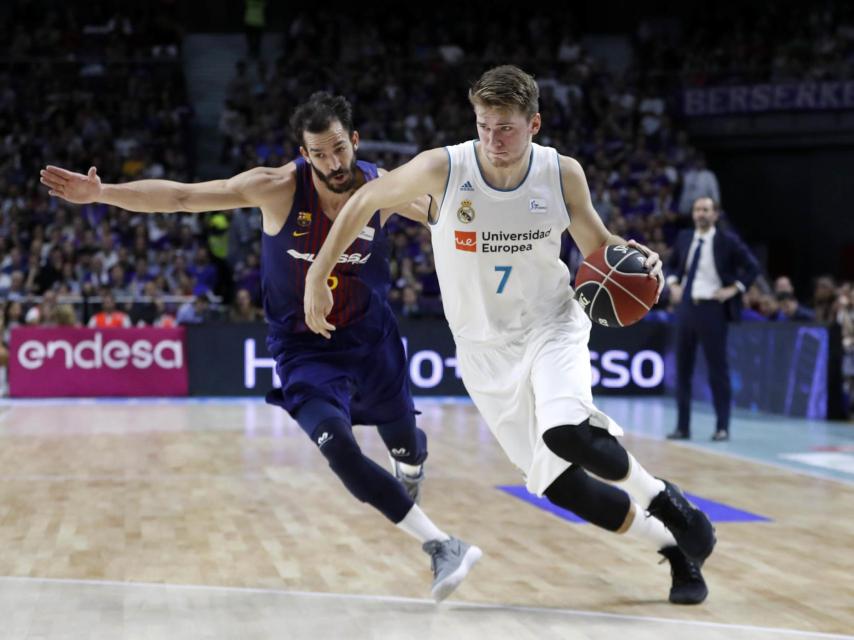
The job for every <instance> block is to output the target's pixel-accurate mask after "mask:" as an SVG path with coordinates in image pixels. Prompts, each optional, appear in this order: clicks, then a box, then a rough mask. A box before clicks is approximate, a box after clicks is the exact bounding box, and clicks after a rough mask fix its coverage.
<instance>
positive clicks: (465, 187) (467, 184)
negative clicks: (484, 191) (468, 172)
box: [460, 180, 474, 191]
mask: <svg viewBox="0 0 854 640" xmlns="http://www.w3.org/2000/svg"><path fill="white" fill-rule="evenodd" d="M460 191H474V187H473V186H471V181H470V180H466V181H465V182H463V186H461V187H460Z"/></svg>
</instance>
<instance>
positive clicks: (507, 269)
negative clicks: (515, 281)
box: [495, 266, 513, 293]
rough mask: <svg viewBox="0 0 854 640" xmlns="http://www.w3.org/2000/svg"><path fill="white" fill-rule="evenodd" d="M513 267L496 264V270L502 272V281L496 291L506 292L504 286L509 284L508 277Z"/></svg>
mask: <svg viewBox="0 0 854 640" xmlns="http://www.w3.org/2000/svg"><path fill="white" fill-rule="evenodd" d="M511 269H513V267H512V266H496V267H495V270H496V271H500V272H502V275H501V282H499V283H498V290H497V291H496V293H504V287H505V286H506V285H507V279H508V278H509V277H510V271H511Z"/></svg>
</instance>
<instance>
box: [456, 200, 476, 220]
mask: <svg viewBox="0 0 854 640" xmlns="http://www.w3.org/2000/svg"><path fill="white" fill-rule="evenodd" d="M457 220H459V221H460V222H462V223H463V224H468V223H469V222H471V221H472V220H474V209H473V208H472V206H471V200H463V201H462V202H461V203H460V208H459V209H457Z"/></svg>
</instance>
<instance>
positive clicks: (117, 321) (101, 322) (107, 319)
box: [87, 289, 131, 329]
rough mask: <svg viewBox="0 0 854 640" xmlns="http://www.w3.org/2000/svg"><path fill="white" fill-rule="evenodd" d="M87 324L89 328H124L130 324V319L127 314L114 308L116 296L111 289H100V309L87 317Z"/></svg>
mask: <svg viewBox="0 0 854 640" xmlns="http://www.w3.org/2000/svg"><path fill="white" fill-rule="evenodd" d="M87 326H88V327H89V328H90V329H116V328H120V327H125V328H126V327H130V326H131V321H130V317H129V316H128V314H126V313H125V312H124V311H119V310H118V309H116V298H115V296H113V293H112V291H110V290H109V289H103V290H102V291H101V310H100V311H99V312H98V313H96V314H95V315H93V316H92V317H91V318H89V323H88V325H87Z"/></svg>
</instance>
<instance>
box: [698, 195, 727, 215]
mask: <svg viewBox="0 0 854 640" xmlns="http://www.w3.org/2000/svg"><path fill="white" fill-rule="evenodd" d="M697 200H711V201H712V211H715V212H717V213H720V211H721V207H720V205H719V204H718V201H717V200H715V199H714V198H713V197H712V196H700V197H699V198H694V202H692V203H691V209H693V208H694V205H695V204H697Z"/></svg>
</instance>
